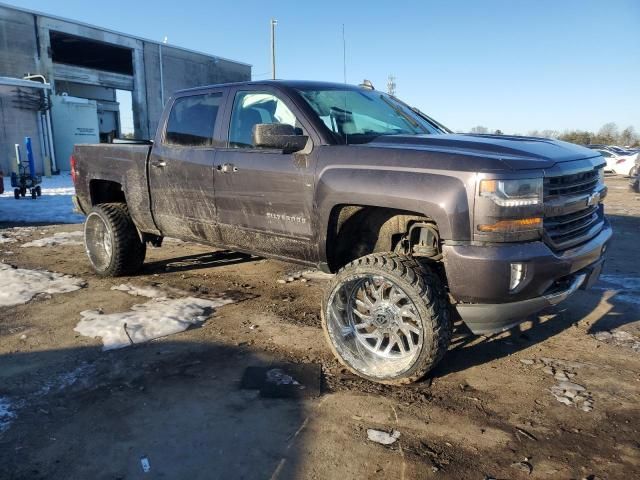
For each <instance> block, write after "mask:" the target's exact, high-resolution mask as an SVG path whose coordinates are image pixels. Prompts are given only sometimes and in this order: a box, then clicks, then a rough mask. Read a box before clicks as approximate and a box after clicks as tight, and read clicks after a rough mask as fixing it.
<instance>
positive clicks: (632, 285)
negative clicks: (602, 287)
mask: <svg viewBox="0 0 640 480" xmlns="http://www.w3.org/2000/svg"><path fill="white" fill-rule="evenodd" d="M600 280H601V281H602V282H605V283H610V284H612V285H616V286H618V287H621V288H624V289H628V290H640V277H627V276H624V275H600Z"/></svg>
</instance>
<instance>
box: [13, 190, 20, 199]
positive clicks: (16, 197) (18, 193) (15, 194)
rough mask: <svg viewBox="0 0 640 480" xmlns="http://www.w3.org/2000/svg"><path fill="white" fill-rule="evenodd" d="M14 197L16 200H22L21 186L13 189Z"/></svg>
mask: <svg viewBox="0 0 640 480" xmlns="http://www.w3.org/2000/svg"><path fill="white" fill-rule="evenodd" d="M13 197H14V198H15V199H16V200H20V189H19V188H16V189H14V190H13Z"/></svg>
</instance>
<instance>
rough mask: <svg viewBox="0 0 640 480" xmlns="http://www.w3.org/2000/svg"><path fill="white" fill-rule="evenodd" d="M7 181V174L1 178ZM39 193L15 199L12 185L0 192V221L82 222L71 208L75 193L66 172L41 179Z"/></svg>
mask: <svg viewBox="0 0 640 480" xmlns="http://www.w3.org/2000/svg"><path fill="white" fill-rule="evenodd" d="M4 184H5V185H11V179H10V177H5V178H4ZM41 188H42V196H41V197H39V198H38V199H37V200H33V199H31V198H29V197H25V198H20V200H16V199H15V198H13V189H12V188H7V189H6V191H5V192H4V193H3V194H2V195H0V222H25V223H30V222H49V223H82V221H83V220H84V217H83V216H82V215H79V214H77V213H74V211H73V202H72V200H71V196H72V195H73V194H74V193H75V188H74V186H73V181H72V180H71V176H70V175H69V172H63V173H61V174H60V175H54V176H53V177H51V178H43V179H42V185H41Z"/></svg>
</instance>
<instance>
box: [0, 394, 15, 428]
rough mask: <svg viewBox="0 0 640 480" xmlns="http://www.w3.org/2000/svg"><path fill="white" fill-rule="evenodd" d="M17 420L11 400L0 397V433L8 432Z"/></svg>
mask: <svg viewBox="0 0 640 480" xmlns="http://www.w3.org/2000/svg"><path fill="white" fill-rule="evenodd" d="M15 418H16V414H15V413H13V410H12V408H11V402H10V401H9V399H8V398H7V397H0V433H2V432H4V431H6V430H7V429H8V428H9V426H10V425H11V422H13V420H15Z"/></svg>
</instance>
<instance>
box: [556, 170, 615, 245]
mask: <svg viewBox="0 0 640 480" xmlns="http://www.w3.org/2000/svg"><path fill="white" fill-rule="evenodd" d="M598 173H599V172H598V169H592V170H588V171H584V172H579V173H573V174H570V175H562V176H556V177H547V178H545V181H544V202H545V209H546V210H547V209H548V213H547V214H545V218H544V238H545V241H546V243H547V244H548V245H549V246H550V247H551V248H552V249H553V250H556V251H559V250H566V249H567V248H571V247H574V246H577V245H580V244H582V243H584V242H587V241H589V240H591V239H592V238H593V237H595V236H596V235H597V234H598V233H600V231H601V230H602V228H603V227H604V208H603V207H602V205H600V204H598V203H596V204H595V205H594V204H592V202H590V197H591V195H592V194H593V193H594V192H595V191H596V187H597V185H598Z"/></svg>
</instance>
